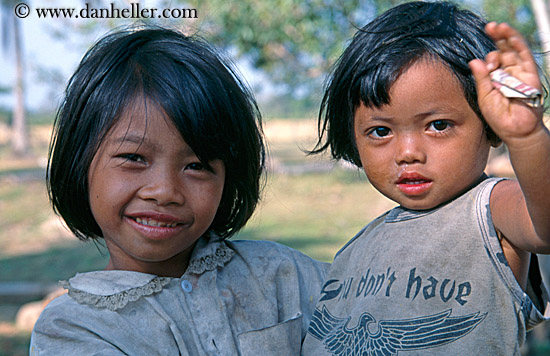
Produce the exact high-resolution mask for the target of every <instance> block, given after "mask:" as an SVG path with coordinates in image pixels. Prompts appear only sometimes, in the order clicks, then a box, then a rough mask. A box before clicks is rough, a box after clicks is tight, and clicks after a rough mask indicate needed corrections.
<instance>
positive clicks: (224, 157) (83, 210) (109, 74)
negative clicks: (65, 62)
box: [47, 26, 265, 240]
mask: <svg viewBox="0 0 550 356" xmlns="http://www.w3.org/2000/svg"><path fill="white" fill-rule="evenodd" d="M229 63H230V61H229V60H227V59H224V60H222V57H221V56H220V55H218V54H217V52H216V50H215V49H214V48H213V47H211V46H210V45H209V44H208V43H206V42H205V41H203V40H201V39H200V38H198V37H197V36H185V35H183V34H181V33H179V32H176V31H173V30H169V29H164V28H158V27H151V26H141V27H136V26H133V27H131V28H126V29H122V30H118V31H116V32H113V33H111V34H108V35H107V36H105V37H104V38H102V39H101V40H99V41H98V42H97V43H96V44H95V45H94V46H92V48H90V49H89V50H88V52H87V53H86V54H85V55H84V57H83V59H82V61H81V62H80V65H79V66H78V68H77V69H76V71H75V73H74V74H73V76H72V78H71V79H70V80H69V83H68V85H67V89H66V92H65V98H64V101H63V102H62V104H61V106H60V108H59V110H58V112H57V116H56V119H55V123H54V133H53V136H52V141H51V144H50V149H49V155H48V170H47V187H48V194H49V197H50V201H51V203H52V205H53V208H54V211H55V212H56V213H57V214H59V215H60V216H61V217H62V218H63V219H64V220H65V222H66V224H67V226H68V227H69V229H70V230H71V231H72V232H73V233H74V234H75V235H76V236H77V237H78V238H79V239H81V240H87V239H89V238H92V239H96V238H101V237H102V232H101V229H100V227H99V226H98V224H97V222H96V221H95V219H94V217H93V215H92V211H91V209H90V202H89V196H88V194H89V192H88V171H89V167H90V164H91V162H92V159H93V157H94V155H95V154H96V152H97V150H98V148H99V146H100V145H101V143H102V142H103V140H104V138H105V136H106V134H107V133H108V131H109V130H110V129H111V128H112V127H113V125H115V124H116V123H117V121H118V119H119V118H120V117H121V115H122V113H123V112H124V110H125V109H126V107H127V106H129V105H132V104H133V103H134V102H135V100H136V99H139V98H143V99H146V100H147V101H150V102H152V103H154V104H155V105H156V106H157V107H158V108H160V109H162V110H163V112H164V113H165V114H166V116H167V117H168V118H169V120H171V121H172V122H173V124H174V125H175V127H176V128H177V129H178V131H179V133H180V134H181V136H182V137H183V139H184V140H185V142H186V143H187V144H188V145H189V146H190V147H191V148H192V149H193V151H194V153H195V154H196V155H197V157H198V158H199V160H200V161H201V162H203V163H204V164H205V165H207V166H208V162H211V161H213V160H216V159H220V160H221V161H223V163H224V165H225V170H226V176H225V185H224V191H223V195H222V200H221V203H220V206H219V208H218V210H217V213H216V216H215V218H214V221H213V223H212V225H211V226H210V228H209V231H212V232H215V233H217V234H219V235H220V236H222V237H224V238H227V237H229V236H231V235H232V234H234V233H235V232H236V231H238V230H239V229H240V228H242V227H243V226H244V225H245V223H246V222H247V221H248V219H249V218H250V216H251V215H252V213H253V212H254V209H255V207H256V205H257V203H258V200H259V196H260V191H261V185H262V177H263V172H264V159H265V148H264V142H263V138H262V129H261V115H260V112H259V110H258V107H257V104H256V101H255V99H254V97H253V95H252V93H251V92H250V90H249V89H248V88H247V86H246V85H245V84H244V83H243V81H241V80H240V79H239V77H238V75H237V73H236V71H235V70H234V69H232V67H231V66H230V64H229Z"/></svg>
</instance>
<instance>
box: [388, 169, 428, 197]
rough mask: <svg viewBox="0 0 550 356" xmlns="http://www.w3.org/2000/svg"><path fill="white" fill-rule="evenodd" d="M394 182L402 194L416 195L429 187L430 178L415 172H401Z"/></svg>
mask: <svg viewBox="0 0 550 356" xmlns="http://www.w3.org/2000/svg"><path fill="white" fill-rule="evenodd" d="M396 184H397V187H398V188H399V190H401V192H403V193H404V194H406V195H411V196H417V195H422V194H424V193H425V192H427V191H428V190H429V189H430V187H431V186H432V180H431V179H429V178H426V177H424V176H422V175H421V174H419V173H416V172H403V173H401V174H400V175H399V177H398V179H397V182H396Z"/></svg>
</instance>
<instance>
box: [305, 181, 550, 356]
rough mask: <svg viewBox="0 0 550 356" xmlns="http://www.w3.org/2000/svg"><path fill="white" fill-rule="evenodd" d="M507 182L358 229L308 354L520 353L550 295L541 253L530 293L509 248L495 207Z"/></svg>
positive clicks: (327, 291)
mask: <svg viewBox="0 0 550 356" xmlns="http://www.w3.org/2000/svg"><path fill="white" fill-rule="evenodd" d="M498 181H499V180H497V179H495V178H491V179H486V180H484V181H482V182H481V183H480V184H478V185H476V186H475V187H473V188H472V189H470V190H469V191H467V192H466V193H464V194H462V195H461V196H459V197H458V198H456V199H455V200H453V201H452V202H449V203H447V204H445V205H443V206H440V207H437V208H434V209H432V210H426V211H415V210H407V209H404V208H401V207H397V208H394V209H392V210H390V211H389V212H387V213H386V214H383V215H382V216H380V217H378V218H377V219H375V220H374V221H373V222H372V223H370V224H369V225H367V226H366V227H365V228H364V229H363V230H362V231H361V232H359V234H357V235H356V236H355V237H354V238H353V239H352V240H351V241H350V242H349V243H348V244H347V245H346V246H344V248H343V249H342V250H341V251H340V252H339V253H338V254H337V256H336V258H335V260H334V262H333V264H332V266H331V268H330V271H329V275H328V277H327V280H326V282H325V283H324V285H323V287H322V290H321V295H320V301H319V303H318V304H317V306H316V309H315V312H314V314H313V318H312V323H311V326H310V328H309V331H308V334H307V336H306V339H305V341H304V346H303V351H302V353H303V355H307V356H313V355H315V356H323V355H333V356H340V355H349V356H352V355H381V356H391V355H399V356H412V355H423V356H427V355H520V347H521V345H522V344H523V342H524V340H525V334H526V331H527V330H529V329H530V328H532V327H533V326H535V325H537V324H538V323H540V322H542V321H543V320H547V319H548V317H547V316H548V315H549V312H548V294H547V292H546V290H545V287H544V285H543V284H542V282H541V278H540V271H539V270H538V265H537V262H536V256H533V257H532V260H531V271H530V276H529V285H528V288H527V290H528V293H525V292H524V291H523V290H522V288H521V287H520V286H519V284H518V283H517V281H516V279H515V277H514V275H513V273H512V270H511V269H510V267H509V265H508V263H507V261H506V259H505V257H504V254H503V252H502V248H501V245H500V241H499V239H498V237H497V233H496V231H495V228H494V226H493V223H492V220H491V212H490V210H489V198H490V195H491V191H492V189H493V187H494V185H495V184H496V183H498ZM545 310H546V312H545V313H544V312H543V311H545ZM545 315H546V316H545Z"/></svg>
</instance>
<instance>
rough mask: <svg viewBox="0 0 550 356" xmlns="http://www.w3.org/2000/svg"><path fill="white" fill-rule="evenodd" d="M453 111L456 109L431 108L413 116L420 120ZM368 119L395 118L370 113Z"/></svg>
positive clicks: (386, 119)
mask: <svg viewBox="0 0 550 356" xmlns="http://www.w3.org/2000/svg"><path fill="white" fill-rule="evenodd" d="M455 112H456V110H441V109H433V110H427V111H425V112H421V113H418V114H416V115H414V117H413V118H414V119H420V120H422V119H424V118H426V117H429V116H433V115H449V114H454V113H455ZM368 119H369V120H373V121H383V122H391V121H393V120H394V119H395V117H394V116H380V115H372V116H368Z"/></svg>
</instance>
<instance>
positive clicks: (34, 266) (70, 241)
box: [0, 120, 548, 356]
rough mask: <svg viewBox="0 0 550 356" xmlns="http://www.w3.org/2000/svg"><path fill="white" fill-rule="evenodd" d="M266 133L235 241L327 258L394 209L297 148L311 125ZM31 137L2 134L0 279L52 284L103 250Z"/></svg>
mask: <svg viewBox="0 0 550 356" xmlns="http://www.w3.org/2000/svg"><path fill="white" fill-rule="evenodd" d="M1 131H2V130H1V129H0V132H1ZM265 131H266V135H267V137H268V141H269V149H270V160H269V166H270V167H271V168H270V172H269V174H268V176H267V180H266V186H265V189H264V194H263V199H262V201H261V203H260V206H259V208H258V210H257V212H256V214H255V215H254V217H253V218H252V220H251V221H250V223H249V224H248V225H247V227H246V228H245V229H244V230H243V231H242V232H241V233H240V234H239V235H238V236H236V237H235V238H244V239H265V240H272V241H277V242H280V243H283V244H286V245H288V246H291V247H293V248H296V249H298V250H300V251H302V252H304V253H306V254H308V255H310V256H312V257H314V258H317V259H320V260H323V261H331V260H332V257H333V255H334V253H335V252H336V251H337V250H338V249H340V248H341V247H342V245H343V244H344V243H345V242H346V241H347V240H348V239H349V238H350V237H351V236H353V235H354V234H355V233H356V232H357V231H358V230H359V229H360V228H361V227H363V226H364V225H365V224H366V223H368V222H369V221H370V220H372V219H373V218H374V217H376V216H377V215H379V214H381V213H382V212H384V211H386V210H387V209H389V208H391V207H392V206H394V204H393V203H392V202H390V201H389V200H387V199H385V198H383V197H382V196H381V195H380V194H378V193H377V192H376V191H375V190H374V189H373V188H372V187H371V186H370V184H369V183H368V182H367V181H366V179H365V178H364V175H363V174H362V173H359V172H358V171H356V170H350V169H348V168H344V167H342V166H341V165H335V164H333V163H331V162H330V161H329V160H327V159H325V158H322V157H321V158H319V157H306V156H305V155H304V154H303V152H302V150H301V148H312V147H313V138H312V136H311V135H312V134H314V133H315V129H314V123H312V122H310V121H303V120H302V121H288V120H287V121H270V122H268V123H267V125H266V127H265ZM31 137H32V146H33V147H32V155H31V156H30V157H29V158H25V159H13V157H11V156H10V154H9V149H8V146H7V140H6V138H5V137H4V138H3V137H2V136H1V135H0V282H11V281H30V282H41V283H56V282H57V281H58V280H60V279H66V278H69V277H71V276H72V275H74V274H75V273H76V272H83V271H89V270H96V269H102V268H103V267H104V266H105V264H106V262H107V254H106V251H105V250H104V249H103V248H102V247H101V246H95V245H94V244H91V243H82V242H79V241H77V240H76V238H74V237H72V236H71V235H70V234H69V233H68V232H67V230H66V229H65V228H64V227H63V226H62V225H61V223H60V222H59V220H58V219H57V217H55V216H54V214H53V213H52V212H51V209H50V207H49V205H48V201H47V194H46V190H45V187H44V183H43V177H44V162H45V155H46V151H47V142H48V139H49V128H48V126H33V128H32V136H31ZM17 307H18V305H17V304H16V303H14V304H10V305H8V304H4V305H0V356H20V355H27V354H28V351H27V350H28V342H29V332H28V331H22V330H18V329H17V328H16V327H15V325H14V320H13V318H14V316H15V312H16V311H17ZM539 346H540V349H541V350H542V351H541V352H540V353H538V354H540V355H543V354H546V353H544V352H547V351H548V347H547V346H546V345H545V344H541V345H539ZM545 348H546V349H545Z"/></svg>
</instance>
